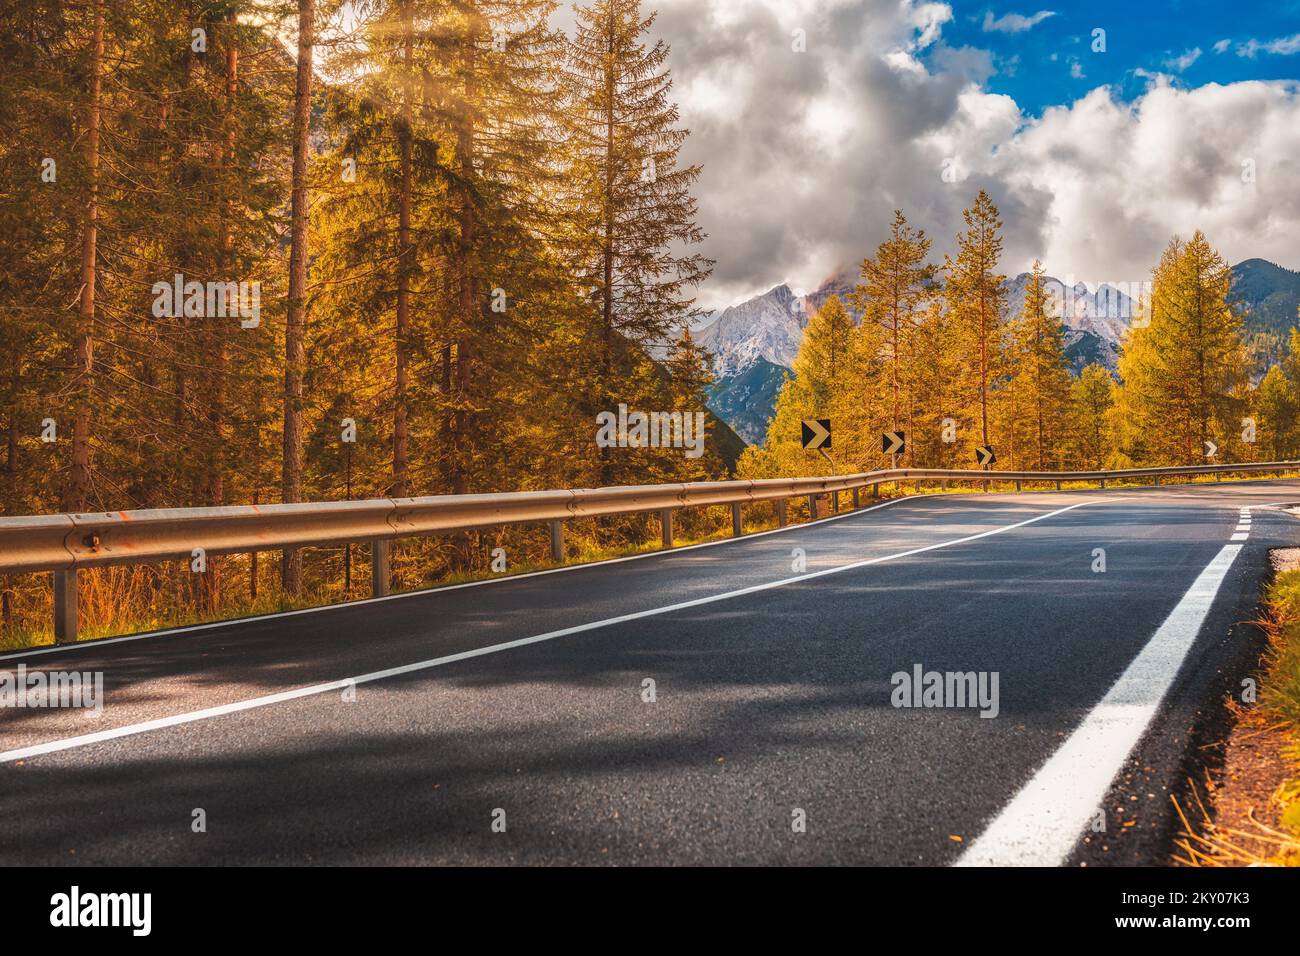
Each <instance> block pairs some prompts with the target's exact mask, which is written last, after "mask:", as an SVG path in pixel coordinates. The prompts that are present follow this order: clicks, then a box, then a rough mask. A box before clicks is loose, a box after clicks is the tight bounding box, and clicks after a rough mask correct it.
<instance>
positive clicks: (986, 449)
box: [975, 445, 998, 465]
mask: <svg viewBox="0 0 1300 956" xmlns="http://www.w3.org/2000/svg"><path fill="white" fill-rule="evenodd" d="M997 460H998V456H997V455H995V454H994V453H993V446H992V445H980V446H979V447H978V448H976V449H975V464H977V465H991V464H993V463H994V462H996V461H997Z"/></svg>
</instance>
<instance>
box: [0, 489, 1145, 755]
mask: <svg viewBox="0 0 1300 956" xmlns="http://www.w3.org/2000/svg"><path fill="white" fill-rule="evenodd" d="M898 500H902V499H898ZM1104 500H1109V501H1118V500H1121V499H1119V498H1110V499H1093V500H1091V501H1080V502H1078V503H1077V504H1073V505H1069V506H1067V507H1065V508H1058V509H1057V510H1056V511H1049V512H1046V513H1045V514H1040V515H1035V516H1034V517H1032V518H1026V519H1025V520H1024V521H1018V522H1016V523H1015V524H1009V525H1004V526H1002V527H1000V528H993V529H991V530H989V531H981V532H979V533H977V534H971V535H966V536H965V537H962V538H954V539H952V540H951V541H940V542H938V543H937V544H928V545H925V546H924V547H920V548H912V549H910V550H908V551H899V552H897V553H896V554H887V555H882V556H881V557H878V558H867V559H864V560H862V561H854V562H853V563H851V564H842V565H839V566H838V567H834V568H823V569H822V570H820V571H810V572H809V573H807V574H800V575H796V576H794V577H789V578H782V579H781V580H779V581H769V582H768V583H766V584H754V585H750V586H749V587H745V588H739V589H737V590H734V591H724V592H723V593H721V594H712V595H709V596H708V597H702V598H694V599H692V600H690V601H681V602H679V603H677V604H669V605H666V606H664V607H658V608H650V609H648V610H645V611H635V612H633V613H631V614H623V615H620V616H618V617H610V618H605V619H604V620H601V621H591V622H589V623H587V624H577V625H574V626H573V627H565V628H561V629H560V630H558V631H547V632H546V633H545V634H535V635H533V636H532V637H522V638H519V639H517V640H513V641H504V642H502V643H500V644H491V645H489V646H487V647H477V648H474V649H473V650H468V651H461V652H460V653H458V654H448V655H446V656H445V657H435V658H433V659H431V660H426V661H417V662H415V663H413V664H403V665H401V666H400V667H390V668H388V669H387V670H382V671H372V672H371V673H369V674H361V675H360V676H358V677H346V678H343V679H342V680H335V681H330V682H329V683H325V684H312V685H311V686H308V687H298V688H295V689H294V690H287V691H281V692H280V693H277V694H268V695H266V696H264V697H254V698H251V699H249V700H241V701H235V702H234V703H231V704H222V705H221V706H219V707H207V708H204V709H203V710H195V711H190V712H189V713H186V714H175V715H173V716H171V717H159V718H157V719H155V720H147V721H144V722H143V723H138V724H127V725H125V726H122V727H114V728H112V729H111V730H101V731H97V732H95V733H93V734H81V735H79V736H76V737H65V738H63V739H62V740H53V741H49V742H46V743H42V744H33V745H32V746H30V747H20V748H19V749H17V750H7V751H4V752H3V753H0V764H3V763H12V762H14V761H16V760H25V759H27V758H28V757H38V756H40V755H42V754H49V753H56V752H58V751H61V750H71V749H73V748H75V747H85V746H88V745H90V744H97V743H102V742H103V741H106V740H116V739H117V738H119V737H129V736H132V735H134V734H143V733H147V732H149V731H151V730H161V729H163V728H165V727H176V726H179V725H181V724H190V723H194V722H195V721H199V720H207V719H209V718H212V717H222V716H224V715H226V714H234V713H238V712H240V711H244V710H252V709H253V708H255V707H267V706H269V705H271V704H279V703H283V702H284V701H289V700H297V699H298V698H301V697H310V696H314V695H316V694H326V693H329V692H330V691H335V690H342V689H343V688H345V687H348V686H354V685H356V684H368V683H371V682H372V681H379V680H384V679H386V678H389V677H398V676H400V675H403V674H411V673H414V672H416V671H423V670H429V669H430V668H433V667H441V666H442V665H444V664H452V663H455V662H456V661H464V660H469V659H470V658H474V657H484V656H486V655H488V654H498V653H500V652H501V651H508V650H513V649H514V648H517V647H526V646H528V645H529V644H540V643H541V642H543V641H553V640H555V639H556V638H557V637H567V636H568V635H570V634H581V633H583V632H584V631H594V630H598V629H599V628H603V627H610V626H612V625H615V624H624V623H626V622H628V621H637V620H641V619H642V618H647V617H654V616H656V615H660V614H668V613H671V612H673V611H681V610H685V609H686V608H692V607H700V606H702V605H705V604H714V603H716V602H718V601H726V600H730V599H731V598H737V597H744V596H745V595H748V594H757V593H759V592H762V591H770V590H773V589H774V588H780V587H785V586H786V585H788V584H797V583H799V582H802V581H811V580H813V579H815V578H823V577H827V576H829V575H832V574H841V573H843V572H845V571H852V570H855V569H857V568H865V567H869V566H870V565H873V564H883V563H884V562H886V561H896V560H898V559H899V558H907V557H911V556H912V555H916V554H924V553H925V552H927V551H937V550H939V549H940V548H950V547H952V546H954V545H958V544H965V543H967V542H969V541H978V540H979V539H981V538H987V537H990V536H992V535H995V534H1001V533H1002V532H1004V531H1013V530H1015V529H1016V528H1023V527H1024V526H1025V525H1029V524H1034V523H1035V522H1037V521H1044V520H1046V519H1047V518H1054V517H1056V516H1057V515H1059V514H1064V513H1065V512H1067V511H1073V510H1074V509H1075V508H1082V507H1083V506H1084V505H1090V504H1097V503H1098V502H1099V501H1104ZM799 527H804V526H802V525H800V526H799Z"/></svg>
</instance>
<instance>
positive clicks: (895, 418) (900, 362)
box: [851, 209, 934, 467]
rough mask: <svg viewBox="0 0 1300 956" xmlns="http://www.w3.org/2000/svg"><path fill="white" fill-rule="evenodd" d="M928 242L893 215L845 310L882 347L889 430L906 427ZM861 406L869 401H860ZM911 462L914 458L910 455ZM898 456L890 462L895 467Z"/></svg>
mask: <svg viewBox="0 0 1300 956" xmlns="http://www.w3.org/2000/svg"><path fill="white" fill-rule="evenodd" d="M929 251H930V240H929V239H927V238H926V236H925V231H924V230H917V229H912V228H911V227H910V226H908V224H907V219H906V217H905V216H904V215H903V213H902V212H901V211H900V210H897V209H896V210H894V222H893V226H892V227H891V229H890V236H889V238H888V239H887V240H885V241H884V242H882V243H881V244H880V246H879V247H878V248H877V249H876V256H875V258H874V259H865V260H863V262H862V282H861V284H859V285H858V286H857V288H856V289H855V290H854V292H853V295H852V297H851V304H852V305H853V306H854V307H856V308H857V309H858V310H859V311H860V312H861V313H862V320H863V322H867V323H871V324H873V325H875V326H878V327H879V330H880V334H881V338H882V341H883V344H884V354H883V356H882V358H883V362H884V365H885V374H886V381H885V382H884V383H883V384H884V385H885V386H886V388H887V390H888V398H887V401H886V407H887V408H888V412H889V414H888V417H887V423H888V426H889V428H891V429H898V428H904V429H906V430H908V431H911V432H912V433H913V435H914V434H915V429H914V428H912V427H911V426H910V418H911V414H910V412H911V410H912V407H913V404H914V403H913V400H912V395H911V393H912V391H913V389H912V381H913V377H914V373H915V372H916V370H917V369H916V364H915V355H914V352H915V348H914V339H915V337H916V332H917V325H918V317H919V313H920V311H921V309H922V307H923V305H924V304H925V301H926V300H927V299H928V298H929V296H930V295H931V291H930V286H931V284H932V280H933V277H934V267H933V266H931V265H929V264H928V263H927V262H926V256H927V255H928V254H929ZM862 399H863V400H864V401H870V397H869V396H867V395H863V396H862ZM911 457H912V460H913V461H914V460H915V453H913V454H912V456H911ZM897 465H898V456H897V455H896V454H895V455H893V456H891V467H897Z"/></svg>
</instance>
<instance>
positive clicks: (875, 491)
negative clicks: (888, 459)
mask: <svg viewBox="0 0 1300 956" xmlns="http://www.w3.org/2000/svg"><path fill="white" fill-rule="evenodd" d="M871 497H873V498H879V497H880V482H876V483H875V484H873V485H872V486H871Z"/></svg>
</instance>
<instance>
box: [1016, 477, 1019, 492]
mask: <svg viewBox="0 0 1300 956" xmlns="http://www.w3.org/2000/svg"><path fill="white" fill-rule="evenodd" d="M1019 490H1020V479H1019V478H1017V479H1016V491H1019Z"/></svg>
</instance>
